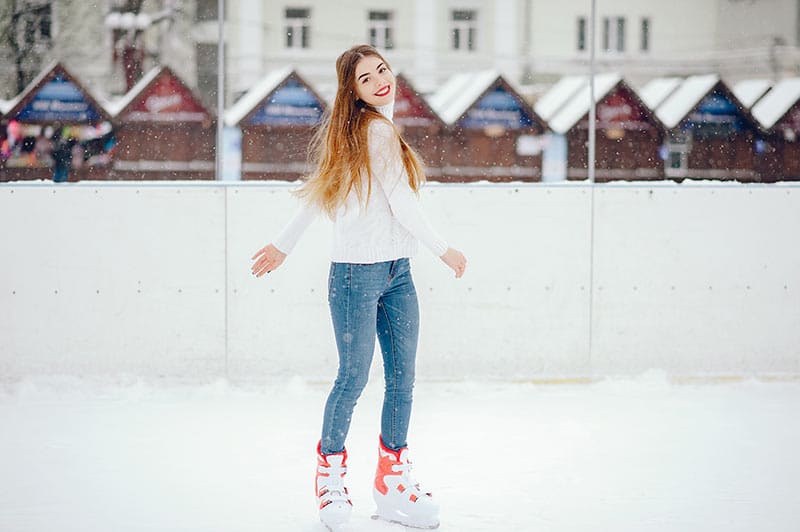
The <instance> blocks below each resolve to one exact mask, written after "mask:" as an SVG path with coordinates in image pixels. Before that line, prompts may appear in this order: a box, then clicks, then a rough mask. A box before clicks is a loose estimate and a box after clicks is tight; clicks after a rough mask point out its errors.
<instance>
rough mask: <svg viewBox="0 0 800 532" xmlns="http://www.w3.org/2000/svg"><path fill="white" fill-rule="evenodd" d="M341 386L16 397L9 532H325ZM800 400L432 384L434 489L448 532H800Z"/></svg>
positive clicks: (352, 438)
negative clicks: (326, 417)
mask: <svg viewBox="0 0 800 532" xmlns="http://www.w3.org/2000/svg"><path fill="white" fill-rule="evenodd" d="M328 386H329V385H328V384H327V383H318V382H307V381H304V380H301V379H299V378H298V379H289V380H287V381H284V382H273V383H271V384H267V385H254V384H248V385H233V384H229V383H227V382H225V381H218V382H213V383H209V384H204V385H198V384H179V383H174V382H173V383H163V382H158V383H154V382H142V381H138V380H130V381H126V380H124V379H120V380H117V381H115V382H110V381H109V380H103V381H98V380H94V379H76V378H53V377H50V378H37V379H28V380H25V381H22V382H17V383H6V384H0V427H2V436H0V531H3V532H54V531H58V532H111V531H115V532H140V531H141V532H149V531H163V532H183V531H187V532H188V531H198V532H200V531H203V532H212V531H213V532H255V531H259V532H270V531H276V532H282V531H287V532H290V531H301V532H321V531H322V530H323V527H322V526H321V525H320V524H319V522H318V519H317V514H316V508H315V503H314V499H313V475H314V467H315V457H314V447H315V444H316V442H317V439H318V431H319V425H320V422H321V415H322V407H323V403H324V400H325V397H326V395H327V392H328ZM381 395H382V383H381V380H380V377H379V376H378V378H375V376H373V378H372V381H371V382H370V384H369V386H368V388H367V390H366V391H365V393H364V395H363V396H362V398H361V400H360V402H359V404H358V406H357V407H356V413H355V417H354V420H353V424H352V428H351V432H350V435H349V438H348V443H347V446H348V451H349V454H350V470H349V473H348V479H349V482H348V484H349V487H350V491H351V495H352V497H353V502H354V513H353V520H352V522H351V523H350V525H349V526H348V528H347V529H346V530H347V531H348V532H356V531H358V532H361V531H364V532H367V531H375V532H378V531H387V532H390V531H401V530H403V527H400V526H398V525H391V524H386V523H381V522H375V521H372V520H371V519H370V514H371V512H372V510H373V503H372V500H371V492H370V489H371V481H372V474H373V472H374V467H375V461H376V455H377V451H376V445H377V437H378V434H377V430H378V429H377V427H378V417H379V412H380V402H381ZM798 406H800V382H798V381H797V380H790V381H784V382H764V381H756V380H745V381H740V382H727V383H711V382H704V383H694V384H686V383H675V382H671V381H669V380H668V379H667V378H666V377H664V376H663V375H660V374H657V373H655V374H646V375H643V376H639V377H636V378H633V379H625V380H617V379H606V380H602V381H599V382H595V383H592V384H541V383H538V384H537V383H511V382H475V381H469V382H432V381H424V380H421V381H419V382H418V383H417V389H416V396H415V407H414V412H413V418H412V427H411V434H410V439H409V442H410V445H411V448H412V453H413V457H414V459H415V473H416V477H417V478H418V479H419V480H420V481H421V482H422V484H423V488H426V489H428V490H431V491H433V492H434V496H435V497H436V498H438V500H439V502H440V504H441V506H442V525H441V527H440V530H442V531H447V532H473V531H474V532H484V531H491V532H493V531H498V532H506V531H553V532H573V531H574V532H577V531H587V532H588V531H591V532H595V531H613V532H627V531H631V532H634V531H635V532H656V531H659V532H660V531H664V532H666V531H670V532H673V531H679V532H690V531H696V532H716V531H718V532H734V531H742V532H744V531H748V532H749V531H770V532H796V531H798V530H800V481H799V480H798V479H800V416H798Z"/></svg>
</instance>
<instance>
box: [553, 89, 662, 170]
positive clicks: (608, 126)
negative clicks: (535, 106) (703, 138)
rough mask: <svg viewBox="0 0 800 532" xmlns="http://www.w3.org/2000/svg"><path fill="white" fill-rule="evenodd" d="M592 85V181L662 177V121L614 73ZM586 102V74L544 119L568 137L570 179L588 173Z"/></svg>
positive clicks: (589, 100)
mask: <svg viewBox="0 0 800 532" xmlns="http://www.w3.org/2000/svg"><path fill="white" fill-rule="evenodd" d="M594 90H595V101H596V102H597V103H596V119H595V130H596V131H597V134H596V137H595V146H596V148H595V180H596V181H598V182H603V181H612V180H627V181H633V180H652V179H663V177H664V170H663V168H664V165H663V162H662V159H661V156H660V150H661V146H662V145H663V143H664V128H663V125H662V124H661V121H660V120H659V119H658V118H657V117H656V116H655V114H654V113H653V112H652V111H651V110H650V108H649V107H648V106H647V105H645V103H644V102H643V101H642V99H641V98H640V97H639V95H638V94H637V93H636V92H635V91H634V90H633V89H632V88H631V87H630V86H629V85H628V84H627V83H626V82H625V80H623V79H622V77H620V76H619V75H618V74H598V75H597V76H595V83H594ZM590 105H591V93H590V87H589V79H588V78H583V81H582V83H580V88H579V89H578V90H577V91H576V92H575V93H574V94H573V95H572V96H571V97H569V98H566V99H565V101H564V103H563V104H562V105H561V107H560V108H559V109H558V110H557V111H555V112H553V113H552V114H551V118H550V119H549V120H548V124H549V125H550V128H551V129H552V130H553V132H555V133H557V134H560V135H564V136H565V137H566V140H567V172H566V177H567V179H570V180H583V179H587V178H588V175H589V172H588V167H589V163H588V161H589V157H588V149H587V145H588V142H589V110H590Z"/></svg>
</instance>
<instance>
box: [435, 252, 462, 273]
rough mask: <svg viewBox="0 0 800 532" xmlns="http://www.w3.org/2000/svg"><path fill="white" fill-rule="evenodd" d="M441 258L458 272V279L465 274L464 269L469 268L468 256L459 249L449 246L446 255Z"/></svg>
mask: <svg viewBox="0 0 800 532" xmlns="http://www.w3.org/2000/svg"><path fill="white" fill-rule="evenodd" d="M439 258H440V259H442V262H444V263H445V264H447V265H448V266H450V268H452V270H453V271H454V272H456V279H458V278H459V277H461V276H462V275H464V270H465V269H466V268H467V258H466V257H465V256H464V254H463V253H461V252H460V251H459V250H457V249H454V248H447V251H445V252H444V255H442V256H441V257H439Z"/></svg>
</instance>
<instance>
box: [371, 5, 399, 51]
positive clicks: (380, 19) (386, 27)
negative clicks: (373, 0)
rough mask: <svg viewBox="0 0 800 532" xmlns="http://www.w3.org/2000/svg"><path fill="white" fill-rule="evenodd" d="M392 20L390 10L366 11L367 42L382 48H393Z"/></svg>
mask: <svg viewBox="0 0 800 532" xmlns="http://www.w3.org/2000/svg"><path fill="white" fill-rule="evenodd" d="M393 20H394V17H393V16H392V12H391V11H370V12H369V13H368V20H367V25H368V27H369V43H370V44H371V45H372V46H374V47H375V48H383V49H384V50H391V49H392V48H394V28H393V27H392V26H393V24H392V23H393Z"/></svg>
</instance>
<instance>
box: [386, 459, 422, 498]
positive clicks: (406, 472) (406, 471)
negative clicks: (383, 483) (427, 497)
mask: <svg viewBox="0 0 800 532" xmlns="http://www.w3.org/2000/svg"><path fill="white" fill-rule="evenodd" d="M412 467H413V466H412V464H411V461H410V460H408V461H406V462H400V463H398V464H394V465H392V471H394V472H395V473H400V476H401V479H402V481H401V482H402V483H403V484H404V485H406V486H411V487H413V488H414V489H415V490H417V491H418V492H420V493H422V488H420V486H419V482H418V481H417V479H415V478H414V477H413V476H412V475H411V469H412Z"/></svg>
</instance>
